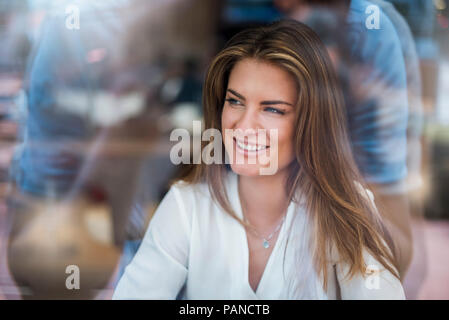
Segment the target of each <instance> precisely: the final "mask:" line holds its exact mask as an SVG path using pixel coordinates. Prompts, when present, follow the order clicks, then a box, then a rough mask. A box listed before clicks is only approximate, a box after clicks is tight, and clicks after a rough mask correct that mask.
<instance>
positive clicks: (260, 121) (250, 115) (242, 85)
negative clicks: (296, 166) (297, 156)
mask: <svg viewBox="0 0 449 320" xmlns="http://www.w3.org/2000/svg"><path fill="white" fill-rule="evenodd" d="M297 96H298V93H297V89H296V86H295V81H294V79H293V77H292V76H291V75H290V74H289V73H288V72H287V71H285V70H284V69H282V68H280V67H278V66H275V65H273V64H270V63H267V62H263V61H260V60H256V59H251V58H246V59H243V60H241V61H239V62H238V63H236V65H235V66H234V68H233V69H232V70H231V74H230V76H229V81H228V87H227V90H226V96H225V102H224V106H223V113H222V117H221V125H222V130H223V135H224V145H225V149H226V153H227V154H228V156H229V158H230V160H231V168H232V170H233V171H234V172H235V173H237V174H239V175H244V176H255V175H260V173H261V170H260V169H261V168H265V169H266V168H267V167H269V166H270V164H267V163H266V161H265V160H263V159H264V158H261V157H262V155H264V154H265V155H266V156H268V157H269V158H270V159H271V160H270V161H271V165H272V161H273V159H276V161H277V165H276V167H277V168H276V170H275V172H273V173H276V172H279V171H281V170H282V169H284V168H286V167H287V166H288V165H289V164H290V163H291V162H292V160H293V159H294V149H293V134H294V130H295V128H294V121H295V105H296V100H297ZM229 129H231V130H233V131H232V132H231V131H230V130H229ZM238 129H240V130H238ZM260 129H262V130H260ZM273 132H277V139H276V135H275V134H273ZM276 140H277V141H276ZM276 142H277V143H276ZM231 155H232V156H231ZM261 159H262V160H261ZM265 159H266V157H265Z"/></svg>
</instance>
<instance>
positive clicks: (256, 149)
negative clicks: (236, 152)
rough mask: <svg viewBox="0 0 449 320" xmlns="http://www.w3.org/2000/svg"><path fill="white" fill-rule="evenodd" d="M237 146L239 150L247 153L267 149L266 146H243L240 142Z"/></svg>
mask: <svg viewBox="0 0 449 320" xmlns="http://www.w3.org/2000/svg"><path fill="white" fill-rule="evenodd" d="M237 145H238V146H239V148H240V149H243V150H248V151H259V150H262V149H266V148H267V146H261V145H253V144H245V143H242V142H240V141H237Z"/></svg>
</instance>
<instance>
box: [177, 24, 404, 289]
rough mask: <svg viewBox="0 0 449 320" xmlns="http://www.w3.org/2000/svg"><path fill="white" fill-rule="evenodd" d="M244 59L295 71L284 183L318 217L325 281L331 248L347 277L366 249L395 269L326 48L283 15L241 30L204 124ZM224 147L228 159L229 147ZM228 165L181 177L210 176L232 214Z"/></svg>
mask: <svg viewBox="0 0 449 320" xmlns="http://www.w3.org/2000/svg"><path fill="white" fill-rule="evenodd" d="M245 58H252V59H258V60H261V61H264V62H267V63H270V64H273V65H276V66H278V67H280V68H283V69H284V70H287V71H288V72H290V73H291V74H292V75H293V78H294V79H296V81H297V87H298V102H297V106H296V118H295V127H296V128H297V129H296V132H295V134H294V137H293V139H294V140H293V141H292V142H293V145H294V148H295V160H294V161H293V162H292V163H291V164H290V166H289V171H290V172H289V178H288V179H287V182H286V185H285V190H286V192H287V195H288V196H289V199H291V201H298V199H297V195H298V192H297V191H298V190H299V187H300V192H299V194H300V196H301V197H302V199H303V200H304V201H305V205H306V211H307V212H308V215H309V216H310V218H312V219H311V221H313V226H314V228H313V230H312V231H313V232H312V235H313V240H314V247H313V258H314V263H315V268H316V269H317V271H318V274H321V275H322V276H323V280H324V288H326V287H327V279H328V275H327V269H326V268H327V264H328V262H329V252H331V250H332V248H335V249H336V250H337V252H338V254H339V257H340V261H342V262H345V263H348V265H349V266H350V269H349V277H352V276H353V275H355V274H356V273H358V272H361V273H365V272H366V265H365V262H364V259H363V250H364V249H365V250H367V251H368V252H369V253H370V254H371V255H372V256H373V257H374V258H375V259H376V260H377V261H379V262H380V263H381V264H382V265H383V266H384V267H385V268H386V269H387V270H389V271H390V272H391V273H392V274H394V275H395V276H397V277H399V276H398V273H397V271H396V270H395V269H394V267H396V269H397V262H396V260H395V257H394V255H393V253H392V251H390V250H389V248H388V247H387V245H386V242H385V240H387V239H388V235H387V234H386V231H385V228H384V226H383V224H382V221H381V220H380V218H379V215H378V213H377V212H376V209H375V208H374V207H373V205H372V203H371V202H370V200H369V199H368V197H367V195H366V194H363V192H361V188H360V185H358V184H359V183H360V184H361V185H362V186H363V182H362V181H363V179H362V178H361V176H360V173H359V171H358V169H357V167H356V164H355V161H354V159H353V156H352V152H351V148H350V143H349V138H348V134H347V130H346V118H345V110H344V104H343V97H342V93H341V89H340V87H339V83H338V81H337V77H336V73H335V70H334V68H333V65H332V63H331V60H330V58H329V56H328V53H327V51H326V48H325V47H324V45H323V44H322V43H321V41H320V39H319V38H318V36H317V35H316V34H315V33H314V32H313V31H312V30H311V29H310V28H308V27H307V26H306V25H304V24H302V23H299V22H296V21H292V20H281V21H278V22H275V23H273V24H271V25H268V26H263V27H258V28H253V29H248V30H245V31H242V32H240V33H238V34H237V35H235V36H234V37H233V38H232V39H231V40H230V41H229V42H228V43H227V44H226V46H225V48H224V49H223V50H222V51H221V52H220V53H219V54H218V55H217V56H216V57H215V58H214V60H213V61H212V63H211V64H210V66H209V69H208V72H207V75H206V79H205V84H204V91H203V108H204V122H205V129H209V128H216V129H219V130H221V114H222V109H223V104H224V99H225V92H226V89H227V85H228V78H229V74H230V72H231V70H232V68H233V66H234V65H235V64H236V63H237V62H238V61H240V60H242V59H245ZM222 148H223V152H222V154H223V162H222V163H225V159H224V154H225V152H224V146H222ZM226 171H227V169H226V166H225V165H224V164H208V165H206V164H204V163H203V164H199V165H192V166H190V167H189V169H188V171H187V173H186V174H185V175H184V177H183V178H182V180H184V181H186V182H189V183H199V182H206V183H207V184H208V186H209V190H210V193H211V195H212V197H213V199H214V200H215V201H217V202H218V204H219V205H220V206H221V207H222V208H223V209H224V210H225V211H226V212H228V213H229V214H230V215H231V216H233V217H234V218H235V219H237V220H239V221H240V222H241V223H243V224H244V222H243V221H241V220H240V219H239V218H238V217H237V215H236V214H235V212H234V211H233V210H232V208H231V205H230V202H229V199H228V197H227V193H226V190H225V187H224V183H225V177H226V174H227V173H226Z"/></svg>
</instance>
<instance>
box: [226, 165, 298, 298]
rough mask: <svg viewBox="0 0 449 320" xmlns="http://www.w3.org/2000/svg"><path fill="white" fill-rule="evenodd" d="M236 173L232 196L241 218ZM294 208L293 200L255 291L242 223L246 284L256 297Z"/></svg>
mask: <svg viewBox="0 0 449 320" xmlns="http://www.w3.org/2000/svg"><path fill="white" fill-rule="evenodd" d="M231 174H233V175H234V177H233V181H232V183H233V185H232V190H233V195H232V196H231V198H232V200H233V201H232V202H234V206H235V209H236V210H237V211H236V214H237V215H238V216H239V218H240V219H243V210H242V204H241V201H240V194H239V190H238V175H236V174H234V173H231ZM291 208H292V202H290V203H289V205H288V207H287V211H286V213H285V220H284V222H283V223H282V226H281V228H280V230H279V234H278V236H277V239H276V242H275V244H274V247H273V250H272V251H271V253H270V256H269V257H268V260H267V263H266V264H265V267H264V270H263V272H262V276H261V277H260V280H259V283H258V284H257V288H256V290H255V291H254V289H253V288H252V287H251V284H250V283H249V245H248V237H247V234H246V230H245V228H244V227H243V226H241V225H240V227H241V228H240V230H241V238H242V240H241V241H242V242H244V243H245V245H243V257H244V263H243V268H244V270H243V272H242V273H243V275H244V283H245V286H246V287H247V289H248V290H249V291H250V292H251V294H252V295H253V296H254V297H256V298H259V297H260V293H261V292H262V291H263V288H264V284H265V282H266V278H267V277H268V274H269V273H270V269H271V268H272V264H273V259H274V258H273V256H276V254H277V251H278V248H279V246H280V244H279V243H280V242H282V240H283V238H284V230H285V225H286V224H288V222H289V213H290V211H291Z"/></svg>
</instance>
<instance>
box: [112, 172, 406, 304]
mask: <svg viewBox="0 0 449 320" xmlns="http://www.w3.org/2000/svg"><path fill="white" fill-rule="evenodd" d="M237 184H238V177H237V175H236V174H234V173H232V172H230V173H229V174H228V177H227V181H226V188H227V192H228V196H229V200H230V202H231V205H232V207H233V209H234V211H235V212H236V214H237V215H238V216H239V217H240V218H242V217H243V216H242V210H241V205H240V200H239V194H238V188H237ZM307 226H308V223H307V218H306V215H305V211H304V206H303V205H302V204H298V203H293V202H292V203H291V204H290V206H289V207H288V210H287V215H286V219H285V221H284V224H283V225H282V227H281V229H280V231H279V236H278V239H277V241H276V243H275V244H274V248H273V251H272V253H271V255H270V257H269V260H268V262H267V265H266V267H265V270H264V272H263V275H262V278H261V279H260V282H259V285H258V287H257V290H256V292H254V290H253V289H252V288H251V286H250V284H249V281H248V264H249V262H248V257H249V253H248V242H247V238H246V231H245V229H244V228H243V226H242V225H241V224H239V223H238V221H236V220H235V219H233V218H232V217H231V216H230V215H229V214H227V213H226V212H225V211H224V210H223V209H222V208H221V207H220V206H219V205H218V204H216V203H215V202H214V201H213V200H212V198H211V195H210V192H209V190H208V187H207V185H205V184H198V185H188V184H185V183H182V182H181V183H177V184H175V185H173V186H172V187H171V189H170V191H169V192H168V193H167V195H166V196H165V198H164V199H163V200H162V202H161V203H160V205H159V207H158V209H157V210H156V212H155V214H154V216H153V218H152V220H151V222H150V225H149V227H148V230H147V231H146V233H145V236H144V238H143V241H142V244H141V246H140V248H139V250H138V252H137V253H136V255H135V257H134V259H133V260H132V262H131V263H130V264H129V265H128V266H127V268H126V269H125V273H124V275H123V277H122V278H121V279H120V281H119V283H118V285H117V287H116V289H115V292H114V295H113V299H176V298H178V299H199V300H202V299H336V298H341V299H404V298H405V295H404V291H403V288H402V285H401V283H400V281H399V280H398V279H397V278H396V277H394V276H393V275H392V274H391V273H390V272H389V271H388V270H386V269H384V268H382V267H381V264H380V263H377V261H375V260H374V258H373V257H371V256H370V255H369V254H367V253H366V252H365V253H364V256H365V262H366V263H367V265H369V266H373V269H375V268H378V270H379V272H378V273H375V274H371V275H365V276H363V275H357V276H354V277H353V278H351V279H350V280H349V279H346V278H345V275H346V272H347V270H348V268H349V267H348V266H347V265H344V264H341V263H338V262H335V263H330V264H329V267H328V275H329V282H328V288H327V290H326V291H324V290H323V286H322V281H321V278H320V277H318V276H317V274H316V272H315V269H314V268H313V264H312V259H311V256H310V252H309V250H308V249H307V248H308V245H307V244H308V240H307V239H308V230H309V229H310V228H308V227H307ZM287 240H288V241H287ZM287 244H288V245H287ZM284 254H285V256H284ZM284 258H285V259H284ZM333 261H337V259H335V260H333Z"/></svg>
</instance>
